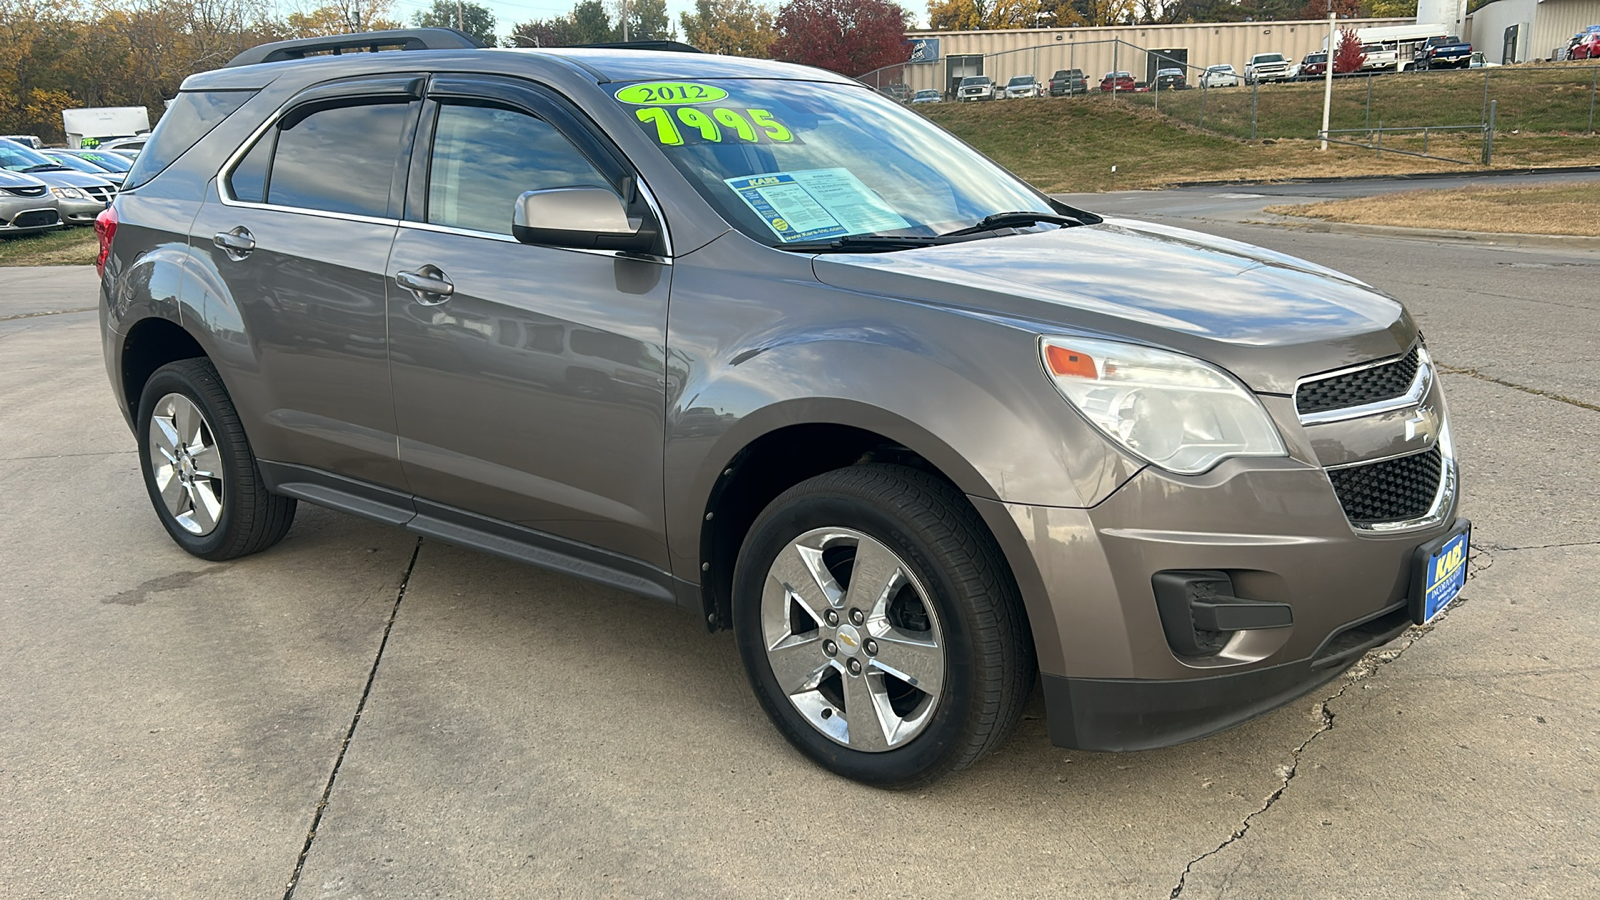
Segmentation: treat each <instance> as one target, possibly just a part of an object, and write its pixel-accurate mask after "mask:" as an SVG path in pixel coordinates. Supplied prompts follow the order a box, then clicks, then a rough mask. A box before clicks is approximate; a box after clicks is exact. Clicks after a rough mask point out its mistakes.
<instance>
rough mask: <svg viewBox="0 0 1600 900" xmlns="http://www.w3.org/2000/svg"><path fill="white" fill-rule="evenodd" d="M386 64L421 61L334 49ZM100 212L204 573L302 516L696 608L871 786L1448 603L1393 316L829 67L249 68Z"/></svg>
mask: <svg viewBox="0 0 1600 900" xmlns="http://www.w3.org/2000/svg"><path fill="white" fill-rule="evenodd" d="M342 42H349V43H348V46H346V44H345V43H342ZM384 44H395V45H398V46H407V45H409V46H414V47H418V48H420V49H416V50H414V51H411V52H377V53H347V54H344V55H328V54H327V51H329V50H332V49H348V48H350V47H361V48H370V47H372V46H375V45H384ZM317 53H321V54H324V55H320V56H314V57H311V58H301V57H302V56H307V54H317ZM99 226H100V234H101V238H102V251H101V266H102V270H103V271H102V282H101V298H100V300H101V303H100V309H101V316H102V323H103V335H104V344H105V355H106V362H107V369H108V373H109V375H110V380H111V386H112V388H113V390H114V392H115V394H116V398H117V402H118V404H119V406H120V407H121V408H122V410H123V413H124V415H125V416H126V417H127V420H128V423H129V425H130V426H131V427H132V429H133V433H134V435H135V437H136V439H137V442H138V446H139V452H140V459H141V461H142V468H143V473H144V479H145V483H146V486H147V488H148V491H149V495H150V499H151V502H152V504H153V506H154V508H155V512H156V515H157V516H158V517H159V519H160V521H161V523H162V525H163V526H165V528H166V530H167V531H168V533H169V534H170V535H171V536H172V538H173V540H175V541H176V542H177V543H178V545H179V546H181V547H182V548H183V549H185V550H187V551H188V552H190V553H193V554H195V555H197V556H200V557H203V558H206V559H213V560H225V559H232V558H235V557H239V556H242V555H244V554H248V553H254V552H258V551H261V550H265V549H266V548H268V547H270V546H272V545H273V544H274V543H276V542H277V541H278V540H280V539H281V538H282V537H283V536H284V534H285V533H286V532H287V531H288V530H289V527H290V522H291V520H292V519H293V516H294V511H295V504H296V501H297V500H306V501H310V502H313V503H317V504H320V505H323V506H328V507H332V508H334V509H337V510H343V511H346V512H349V513H352V514H354V515H358V516H365V517H367V518H371V519H376V520H378V521H381V522H387V523H390V524H393V525H395V526H397V527H401V528H406V529H409V530H410V531H413V532H415V533H417V534H419V535H426V536H428V537H431V538H438V539H440V540H444V541H450V542H453V543H456V544H461V545H465V546H468V547H476V548H480V549H482V550H485V551H487V552H490V553H495V554H499V555H501V556H505V557H509V558H511V559H516V560H522V561H525V562H528V563H532V564H534V565H539V566H544V567H548V568H551V569H555V570H558V571H561V572H566V573H569V574H571V575H573V576H576V577H578V578H585V579H589V580H591V581H595V582H599V583H601V584H605V585H610V586H612V587H616V588H620V589H622V590H626V591H631V592H634V593H637V594H641V595H644V596H647V597H653V598H655V599H657V600H660V601H663V602H666V603H672V604H676V605H678V606H681V607H683V608H684V609H686V610H688V611H689V612H691V613H692V614H693V615H695V616H698V617H699V618H700V620H701V621H703V622H704V623H705V625H706V627H707V628H708V629H711V630H716V629H732V630H733V632H734V636H735V639H736V642H737V644H738V647H739V649H740V652H741V654H742V656H743V659H744V663H745V666H746V668H747V671H748V674H749V679H750V683H751V685H752V687H753V689H754V691H755V694H756V696H757V697H758V698H759V699H760V702H761V703H762V704H763V706H764V707H765V709H766V711H767V713H768V714H769V715H770V717H771V719H772V721H773V723H774V724H775V725H776V726H777V727H778V729H779V730H781V731H782V733H783V734H784V735H785V737H787V738H788V739H789V740H790V741H791V742H792V743H793V744H794V746H795V747H797V748H799V750H800V751H801V752H803V753H804V754H806V755H807V756H809V757H810V758H811V759H813V760H815V761H816V762H817V763H818V764H820V765H822V766H825V767H827V768H828V769H830V770H832V771H834V772H837V773H839V774H841V775H844V776H846V777H849V778H854V779H858V780H861V781H864V782H869V783H872V784H878V785H885V786H898V787H903V786H908V785H914V784H921V783H926V782H928V781H929V780H931V779H934V778H936V777H938V776H940V775H942V774H945V773H949V772H952V771H955V770H958V769H961V768H963V767H965V766H968V765H970V764H971V763H973V762H974V761H975V760H977V759H978V758H979V757H981V756H982V755H983V754H984V753H986V752H987V751H989V750H990V749H992V748H993V747H995V746H996V745H997V744H998V743H999V742H1000V741H1001V740H1003V739H1004V737H1005V735H1006V734H1007V733H1008V731H1010V729H1011V728H1012V726H1013V725H1014V724H1015V723H1016V721H1017V719H1018V717H1019V715H1020V713H1021V710H1022V707H1023V702H1024V700H1025V699H1026V698H1027V697H1028V695H1029V693H1030V691H1032V690H1033V688H1034V684H1035V680H1036V673H1039V674H1042V684H1043V694H1044V705H1045V708H1046V711H1047V714H1048V717H1049V728H1050V735H1051V737H1052V739H1053V740H1054V741H1056V742H1057V743H1059V744H1062V745H1064V746H1069V747H1082V748H1090V749H1096V750H1131V749H1138V748H1147V747H1157V746H1163V745H1168V744H1173V743H1177V742H1180V741H1185V740H1189V739H1192V738H1198V737H1201V736H1204V735H1207V734H1210V733H1212V732H1215V731H1217V730H1219V729H1222V728H1225V727H1228V726H1230V725H1233V724H1236V723H1238V722H1241V721H1243V720H1245V719H1248V718H1250V717H1252V716H1254V715H1257V714H1259V713H1261V712H1263V711H1266V710H1268V709H1271V708H1273V707H1275V706H1277V705H1279V704H1282V703H1284V702H1286V701H1288V700H1290V699H1291V698H1293V697H1295V696H1297V695H1299V694H1301V693H1303V692H1304V691H1306V690H1308V689H1310V688H1311V687H1313V686H1315V685H1317V684H1319V683H1321V682H1324V681H1326V680H1328V679H1330V678H1332V677H1334V676H1335V675H1336V674H1337V673H1338V672H1340V671H1341V670H1343V669H1344V668H1345V667H1346V666H1348V665H1349V664H1350V663H1351V662H1352V661H1353V660H1355V659H1356V658H1358V657H1359V656H1360V655H1361V654H1362V653H1363V652H1364V651H1366V650H1367V649H1369V648H1371V647H1374V646H1376V645H1379V644H1382V643H1384V642H1385V641H1388V640H1390V639H1391V638H1393V637H1395V636H1396V635H1397V634H1399V633H1400V632H1401V631H1403V630H1404V629H1405V628H1406V627H1407V626H1408V625H1409V624H1411V623H1412V622H1421V621H1425V620H1427V619H1428V618H1429V617H1431V616H1432V615H1434V614H1435V613H1436V612H1437V610H1438V609H1439V608H1440V607H1441V606H1442V605H1443V604H1444V603H1447V602H1448V601H1449V600H1450V599H1451V598H1453V597H1454V595H1455V591H1456V590H1457V589H1459V587H1460V584H1461V581H1462V579H1463V578H1464V572H1465V568H1464V559H1465V552H1466V542H1467V528H1468V525H1467V522H1466V521H1465V520H1461V519H1457V518H1456V515H1455V514H1456V507H1457V502H1458V501H1457V481H1456V477H1457V476H1456V463H1455V458H1454V447H1453V446H1452V443H1451V439H1450V428H1449V424H1448V418H1447V416H1446V413H1445V403H1444V397H1443V396H1442V394H1441V393H1440V387H1439V383H1438V379H1437V378H1436V375H1435V370H1434V366H1433V363H1432V362H1431V360H1430V358H1429V355H1428V350H1427V349H1426V347H1425V346H1424V344H1423V341H1422V337H1421V335H1420V334H1418V331H1417V327H1416V325H1415V324H1414V323H1413V322H1412V320H1411V318H1410V316H1408V315H1407V314H1406V311H1405V310H1404V308H1402V307H1401V305H1400V304H1399V303H1398V302H1396V301H1394V300H1392V299H1390V298H1388V297H1386V296H1384V295H1383V294H1380V293H1378V292H1377V291H1375V290H1373V289H1372V288H1370V287H1368V286H1366V285H1364V284H1362V283H1360V282H1358V281H1356V280H1354V279H1352V278H1349V277H1347V276H1344V275H1340V274H1338V273H1336V272H1331V271H1328V270H1326V269H1323V268H1320V267H1318V266H1315V265H1312V264H1310V263H1307V262H1303V261H1301V260H1297V259H1293V258H1290V257H1287V256H1283V255H1280V254H1276V253H1273V252H1270V251H1267V250H1262V249H1259V248H1256V247H1251V246H1247V245H1244V244H1240V243H1237V242H1233V241H1227V240H1221V239H1218V238H1213V237H1208V236H1205V235H1201V234H1196V233H1193V232H1188V231H1183V230H1180V229H1176V228H1169V227H1165V226H1160V225H1151V224H1144V223H1140V222H1134V221H1117V220H1108V219H1102V218H1101V217H1099V216H1096V215H1093V214H1091V213H1088V212H1085V211H1082V210H1078V209H1074V208H1071V207H1068V206H1065V205H1062V204H1060V203H1058V202H1056V201H1053V200H1051V199H1050V198H1049V197H1047V196H1045V195H1043V194H1041V193H1039V192H1038V191H1036V190H1035V189H1033V188H1032V187H1029V186H1028V185H1027V184H1024V183H1023V182H1021V181H1019V180H1017V179H1016V178H1015V177H1013V176H1012V175H1010V174H1008V173H1007V172H1006V171H1005V170H1003V169H1001V168H1000V167H998V166H996V165H995V164H994V163H992V162H990V161H989V160H988V159H986V158H984V157H983V156H981V155H979V154H978V153H976V152H975V151H973V150H972V149H971V148H969V147H967V146H966V145H964V144H962V143H961V142H960V141H958V140H956V139H954V138H953V137H951V136H950V135H949V134H947V133H945V132H944V131H942V130H940V129H939V128H937V127H936V126H934V125H932V124H930V123H929V122H927V121H926V120H925V119H923V118H922V117H921V116H918V115H916V114H913V113H911V112H909V111H907V110H905V109H903V108H902V107H900V106H899V105H898V104H896V103H894V102H892V101H891V100H888V99H887V98H884V97H883V96H881V95H879V94H878V93H877V92H875V91H873V90H872V89H871V88H868V87H864V86H862V85H860V84H858V83H856V82H853V81H851V80H849V79H845V78H840V77H837V76H834V75H832V74H829V73H827V72H822V71H818V70H815V69H807V68H800V67H796V66H790V65H783V64H779V63H772V62H762V61H756V60H749V59H736V58H728V57H717V56H706V55H700V54H694V53H677V52H644V51H629V50H617V49H563V50H547V51H528V50H485V49H477V48H475V47H473V46H471V44H470V43H469V42H468V41H466V40H465V39H464V37H463V36H460V35H457V34H455V33H453V32H449V31H429V30H418V31H406V32H397V33H389V34H377V35H354V36H340V37H337V38H324V39H313V40H311V41H309V42H304V41H302V42H289V43H287V44H279V45H267V46H265V47H260V48H256V49H255V50H252V51H248V52H246V53H245V54H243V55H242V56H241V57H240V58H238V59H236V60H235V61H234V64H233V65H230V66H228V67H226V68H224V69H221V70H219V71H215V72H209V73H205V74H202V75H197V76H194V77H192V78H190V79H188V80H187V81H186V82H185V83H184V85H183V90H182V93H181V94H180V95H179V96H178V98H177V99H176V100H175V101H174V103H173V104H172V107H171V109H170V110H169V111H168V113H167V114H166V115H165V116H164V117H163V118H162V121H161V124H160V126H159V127H158V128H157V129H156V132H155V134H154V136H153V138H152V139H151V142H150V144H149V146H148V147H146V148H145V150H144V152H143V153H142V154H141V155H140V156H139V159H138V161H137V162H136V163H135V165H134V167H133V170H132V171H131V172H130V173H129V174H128V177H127V181H126V187H125V189H124V191H123V192H122V193H121V194H120V195H119V196H118V198H117V200H116V203H115V205H114V206H113V208H112V209H111V210H109V211H108V212H107V213H106V214H104V215H103V216H102V217H101V222H100V223H99Z"/></svg>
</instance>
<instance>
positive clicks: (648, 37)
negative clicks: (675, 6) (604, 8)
mask: <svg viewBox="0 0 1600 900" xmlns="http://www.w3.org/2000/svg"><path fill="white" fill-rule="evenodd" d="M611 9H612V11H613V12H614V13H616V23H617V24H616V27H615V28H613V29H612V37H611V39H612V40H614V41H620V40H622V39H623V38H624V32H623V28H622V22H623V18H624V10H626V18H627V22H628V28H627V32H626V38H627V39H628V40H630V41H671V40H677V38H678V31H677V29H675V28H673V27H672V19H671V18H670V17H669V16H668V15H667V0H611Z"/></svg>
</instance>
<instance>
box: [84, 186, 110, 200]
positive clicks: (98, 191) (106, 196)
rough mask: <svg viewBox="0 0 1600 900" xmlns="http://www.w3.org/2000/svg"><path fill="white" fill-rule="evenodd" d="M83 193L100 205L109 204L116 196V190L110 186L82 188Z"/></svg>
mask: <svg viewBox="0 0 1600 900" xmlns="http://www.w3.org/2000/svg"><path fill="white" fill-rule="evenodd" d="M83 192H84V193H85V194H88V195H89V196H90V197H93V198H94V199H96V200H99V201H100V202H102V203H109V202H111V199H112V198H113V197H115V196H117V189H116V188H114V187H111V186H110V185H92V186H90V187H86V188H84V189H83Z"/></svg>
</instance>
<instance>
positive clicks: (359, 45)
mask: <svg viewBox="0 0 1600 900" xmlns="http://www.w3.org/2000/svg"><path fill="white" fill-rule="evenodd" d="M484 46H485V45H484V43H483V42H482V41H480V40H478V39H477V38H475V37H473V36H472V35H470V34H467V33H466V32H464V31H457V30H455V29H454V28H396V29H394V30H393V31H367V32H361V33H358V34H331V35H328V36H326V37H311V38H297V39H295V40H291V41H273V42H272V43H270V44H260V45H258V46H255V47H251V48H250V49H249V50H246V51H244V52H242V53H240V54H239V55H238V56H235V57H234V58H233V59H231V60H228V65H227V66H224V67H223V68H231V67H233V66H250V65H255V64H256V63H268V62H282V61H284V60H286V59H304V58H306V57H307V56H318V55H322V54H333V55H335V56H338V55H340V54H344V53H376V52H378V51H380V50H480V49H483V47H484Z"/></svg>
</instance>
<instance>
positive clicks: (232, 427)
mask: <svg viewBox="0 0 1600 900" xmlns="http://www.w3.org/2000/svg"><path fill="white" fill-rule="evenodd" d="M136 422H137V424H138V431H139V438H140V440H139V462H140V468H141V469H142V470H143V472H144V482H145V489H146V491H147V492H148V493H149V495H150V502H151V504H152V505H153V506H154V507H155V510H156V515H157V517H159V518H160V519H161V524H162V525H163V526H165V527H166V529H167V533H168V534H169V535H171V536H172V539H173V541H175V542H177V544H178V546H180V547H182V548H183V549H184V550H186V551H188V552H189V553H192V554H194V555H195V556H198V557H201V558H202V559H211V560H224V559H234V558H236V557H240V556H246V555H249V554H251V553H257V552H259V551H261V550H265V549H267V548H268V547H270V546H272V545H273V544H276V543H277V542H278V541H280V540H282V539H283V536H284V535H285V534H286V533H288V531H289V526H290V525H291V524H292V523H293V522H294V511H295V501H294V500H293V499H292V498H289V497H279V496H275V495H273V494H270V493H268V492H267V489H266V486H265V482H264V481H263V479H262V477H261V471H260V469H259V468H258V467H257V466H256V459H255V455H254V454H253V453H251V451H250V442H249V441H248V440H247V439H246V438H245V434H244V427H243V426H242V425H241V424H240V422H239V415H238V413H237V412H236V411H235V410H234V407H233V401H232V400H231V399H229V397H228V392H227V390H226V389H225V388H224V387H223V386H222V379H221V378H219V377H218V376H217V370H216V368H214V367H213V366H212V365H211V363H210V361H208V360H205V359H185V360H179V361H178V362H174V363H169V364H167V365H165V366H162V367H161V368H159V369H157V370H156V372H155V374H154V375H151V376H150V380H149V381H147V382H145V386H144V391H143V392H142V393H141V394H140V400H139V416H138V419H137V420H136Z"/></svg>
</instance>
